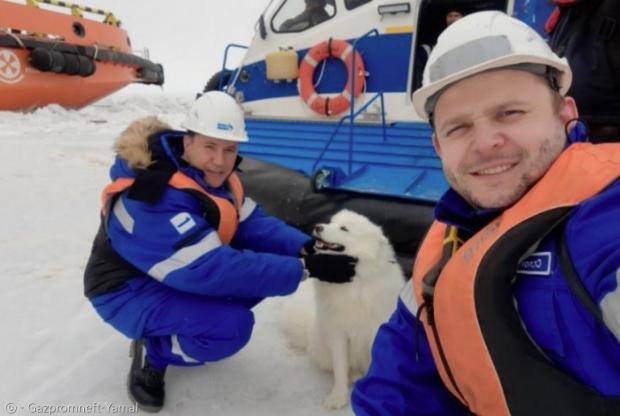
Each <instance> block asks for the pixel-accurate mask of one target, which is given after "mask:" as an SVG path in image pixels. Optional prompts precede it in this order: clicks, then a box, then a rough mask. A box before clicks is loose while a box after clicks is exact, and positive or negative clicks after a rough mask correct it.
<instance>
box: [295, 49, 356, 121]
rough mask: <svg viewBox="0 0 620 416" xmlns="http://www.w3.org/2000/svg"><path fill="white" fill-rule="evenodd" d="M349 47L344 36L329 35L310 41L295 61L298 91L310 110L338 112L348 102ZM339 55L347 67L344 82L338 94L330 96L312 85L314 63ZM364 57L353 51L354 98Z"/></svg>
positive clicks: (349, 80)
mask: <svg viewBox="0 0 620 416" xmlns="http://www.w3.org/2000/svg"><path fill="white" fill-rule="evenodd" d="M351 51H353V47H352V46H351V44H350V43H349V42H347V41H345V40H340V39H331V38H330V39H329V40H326V41H323V42H321V43H317V44H316V45H314V46H313V47H312V48H311V49H310V50H309V51H308V53H306V56H305V57H304V59H303V60H302V61H301V64H300V65H299V81H298V84H297V86H298V88H299V95H300V96H301V98H302V99H303V100H304V101H305V103H306V104H307V105H308V107H310V108H311V109H312V110H314V111H316V112H317V113H319V114H325V115H327V116H331V115H336V114H340V113H342V112H343V111H345V110H347V109H348V108H349V105H351V84H352V79H351V66H352V65H353V54H352V53H351ZM330 57H332V58H339V59H340V60H341V61H342V62H344V64H345V66H346V67H347V84H346V86H345V88H344V90H343V91H342V92H341V93H340V95H338V96H336V97H333V98H330V97H323V96H321V95H319V94H317V92H316V90H315V89H314V83H313V76H314V70H315V69H316V67H317V65H318V64H319V63H321V62H322V61H324V60H325V59H327V58H330ZM364 76H365V70H364V61H362V56H361V55H360V54H359V52H357V51H355V72H354V78H355V91H354V96H355V97H356V98H357V97H358V96H359V95H360V94H361V93H362V89H363V88H364Z"/></svg>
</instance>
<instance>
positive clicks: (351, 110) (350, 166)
mask: <svg viewBox="0 0 620 416" xmlns="http://www.w3.org/2000/svg"><path fill="white" fill-rule="evenodd" d="M373 35H374V36H376V37H377V41H379V39H380V36H379V31H378V30H377V29H372V30H369V31H368V32H366V33H365V34H363V35H362V36H360V37H358V38H357V39H356V40H355V41H354V42H353V45H352V49H353V51H352V53H353V60H352V64H351V73H350V74H349V77H350V78H349V79H351V92H352V93H351V106H350V108H349V114H347V115H346V116H343V117H342V118H341V119H340V121H339V122H338V124H337V125H336V128H335V129H334V131H333V132H332V134H331V136H330V137H329V139H328V140H327V142H326V143H325V146H324V147H323V149H322V150H321V153H320V154H319V157H318V158H317V159H316V160H315V162H314V164H313V165H312V172H315V174H316V173H317V172H318V171H317V166H318V165H319V163H320V162H321V160H322V159H323V156H325V153H326V152H327V150H328V148H329V146H330V145H331V143H332V142H333V140H334V138H335V137H336V134H338V131H339V130H340V127H342V125H343V124H344V122H345V121H347V120H348V121H349V147H348V172H347V175H351V174H352V173H353V129H354V127H355V119H356V118H357V117H358V116H359V115H360V114H362V113H363V112H364V111H366V109H367V108H368V107H369V106H370V105H371V104H372V103H373V102H375V101H376V100H379V101H380V103H381V107H380V110H381V126H382V135H383V142H385V141H386V124H385V101H384V98H383V91H379V92H377V93H376V94H375V95H374V96H373V97H372V98H370V99H369V100H368V101H367V102H366V103H365V104H364V105H363V106H362V107H360V108H359V109H357V111H356V110H355V94H354V93H353V92H354V91H355V56H356V52H357V50H358V49H357V44H358V43H359V42H360V41H361V40H363V39H365V38H369V37H371V36H373ZM314 176H315V175H313V177H314Z"/></svg>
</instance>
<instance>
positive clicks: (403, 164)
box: [241, 120, 448, 202]
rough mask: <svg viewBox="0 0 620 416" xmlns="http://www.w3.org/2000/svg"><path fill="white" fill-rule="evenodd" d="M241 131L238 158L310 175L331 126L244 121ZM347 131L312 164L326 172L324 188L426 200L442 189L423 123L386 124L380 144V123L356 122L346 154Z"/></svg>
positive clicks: (436, 196)
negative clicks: (243, 134) (243, 132)
mask: <svg viewBox="0 0 620 416" xmlns="http://www.w3.org/2000/svg"><path fill="white" fill-rule="evenodd" d="M246 127H247V130H248V135H249V136H250V141H249V142H248V143H244V144H242V145H241V153H242V154H243V155H245V156H248V157H252V158H256V159H259V160H263V161H267V162H271V163H275V164H278V165H280V166H284V167H287V168H289V169H293V170H297V171H300V172H303V173H305V174H306V175H308V176H311V175H312V174H313V173H314V172H313V165H314V164H315V162H316V161H317V159H318V157H319V155H320V154H321V152H322V150H323V148H324V147H325V145H326V143H327V141H328V139H329V137H330V136H331V134H332V132H333V131H334V128H335V123H327V122H301V121H295V122H291V121H272V120H271V121H270V120H247V125H246ZM348 130H349V129H348V126H344V128H342V129H341V132H339V133H337V134H336V136H335V137H334V139H333V141H332V142H331V144H330V145H329V147H328V148H327V150H326V151H325V153H324V155H323V157H322V158H321V160H320V162H319V164H318V166H317V170H321V169H328V170H329V171H331V172H332V175H333V177H332V178H331V179H330V180H328V181H327V182H326V187H328V188H335V189H343V190H347V191H352V192H359V193H364V194H375V195H388V196H394V197H400V198H407V199H414V200H422V201H429V202H436V201H437V200H438V199H439V197H440V196H441V195H442V194H443V193H444V192H445V191H446V190H447V188H448V185H447V183H446V181H445V179H444V176H443V173H442V171H441V163H440V161H439V158H438V157H437V155H436V153H435V151H434V149H433V146H432V143H431V140H430V136H431V130H430V127H429V126H428V125H427V124H423V123H394V124H391V125H388V126H387V134H386V138H385V140H384V139H383V130H382V127H381V125H377V124H356V125H355V126H354V135H353V142H352V143H351V148H352V151H351V152H349V145H350V144H349V131H348ZM349 158H351V162H352V172H351V174H350V175H346V174H345V173H344V172H347V171H348V166H349Z"/></svg>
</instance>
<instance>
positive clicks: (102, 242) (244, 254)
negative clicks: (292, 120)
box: [84, 91, 355, 411]
mask: <svg viewBox="0 0 620 416" xmlns="http://www.w3.org/2000/svg"><path fill="white" fill-rule="evenodd" d="M183 127H184V128H185V129H187V131H173V130H171V129H170V128H169V127H168V126H167V125H165V124H163V123H162V122H160V121H159V120H157V118H155V117H150V118H146V119H142V120H138V121H136V122H134V123H133V124H132V125H130V126H129V128H128V129H127V130H125V132H123V133H122V134H121V136H120V137H119V139H118V141H117V142H116V144H115V150H116V153H117V157H116V160H115V162H114V164H113V166H112V168H111V172H110V173H111V177H112V181H113V182H112V183H111V184H110V185H108V186H107V187H106V188H105V189H104V191H103V195H102V203H103V206H102V221H101V226H100V229H99V232H98V233H97V236H96V237H95V241H94V244H93V249H92V253H91V256H90V259H89V261H88V264H87V267H86V271H85V275H84V286H85V288H84V289H85V295H86V296H87V297H88V298H89V300H90V301H91V303H92V305H93V306H94V308H95V309H96V311H97V313H98V314H99V315H100V316H101V317H102V318H103V319H104V320H105V321H106V322H108V323H109V324H111V325H112V326H113V327H114V328H116V329H117V330H118V331H120V332H121V333H123V334H125V335H126V336H127V337H129V338H131V339H133V341H132V344H131V355H132V357H133V361H132V364H131V369H130V372H129V377H128V390H129V395H130V397H131V398H132V399H133V400H134V401H136V402H137V404H138V406H139V407H140V408H141V409H144V410H147V411H158V410H160V409H161V408H162V406H163V404H164V374H165V370H166V367H167V366H168V365H177V366H195V365H200V364H203V363H205V362H212V361H217V360H221V359H223V358H226V357H229V356H231V355H233V354H235V353H236V352H238V351H239V350H240V349H241V348H243V346H245V345H246V344H247V343H248V341H249V340H250V336H251V334H252V327H253V325H254V316H253V313H252V311H251V308H252V307H253V306H255V305H256V304H257V303H258V302H260V301H261V300H262V299H263V298H265V297H268V296H278V295H287V294H290V293H292V292H294V291H295V290H296V289H297V286H298V285H299V282H300V281H301V280H302V279H303V278H304V277H306V276H309V275H312V276H313V277H316V278H318V279H321V280H323V281H327V282H334V283H340V282H346V281H348V280H350V279H351V277H352V276H353V274H354V271H355V270H354V268H355V259H353V258H351V257H348V256H339V255H324V254H323V255H321V254H316V253H314V251H313V246H314V244H313V243H314V241H313V240H312V239H311V238H310V237H309V236H308V235H306V234H304V233H302V232H301V231H299V230H297V229H295V228H293V227H290V226H288V225H286V224H285V223H284V222H282V221H280V220H278V219H276V218H274V217H269V216H266V215H265V214H264V213H263V211H262V210H261V208H260V207H259V206H257V204H256V203H255V202H254V201H252V199H250V198H248V197H245V196H244V194H243V186H242V184H241V181H240V180H239V177H238V176H237V174H236V173H235V172H234V171H235V168H236V166H237V165H238V164H239V163H240V160H241V159H240V157H239V156H238V151H237V146H238V143H239V142H245V141H247V140H248V138H247V136H246V133H245V124H244V119H243V110H242V109H241V107H240V106H239V105H238V104H237V103H236V102H235V100H234V99H233V98H232V97H230V96H229V95H227V94H225V93H223V92H220V91H212V92H208V93H207V94H205V95H203V96H202V97H200V98H199V99H198V100H197V101H196V102H195V103H194V105H193V106H192V108H191V109H190V111H189V113H188V114H187V117H186V119H185V121H184V123H183Z"/></svg>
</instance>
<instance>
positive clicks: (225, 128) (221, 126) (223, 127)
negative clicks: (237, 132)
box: [217, 123, 234, 131]
mask: <svg viewBox="0 0 620 416" xmlns="http://www.w3.org/2000/svg"><path fill="white" fill-rule="evenodd" d="M233 128H234V127H233V125H232V124H230V123H217V129H218V130H223V131H231V130H232V129H233Z"/></svg>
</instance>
